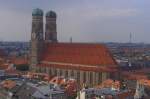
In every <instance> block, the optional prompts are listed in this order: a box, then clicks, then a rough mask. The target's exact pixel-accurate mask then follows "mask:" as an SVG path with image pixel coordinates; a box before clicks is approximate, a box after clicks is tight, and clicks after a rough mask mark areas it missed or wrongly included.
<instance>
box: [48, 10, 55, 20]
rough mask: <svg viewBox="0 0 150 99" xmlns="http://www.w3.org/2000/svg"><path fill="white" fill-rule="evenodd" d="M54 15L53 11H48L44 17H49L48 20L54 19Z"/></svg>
mask: <svg viewBox="0 0 150 99" xmlns="http://www.w3.org/2000/svg"><path fill="white" fill-rule="evenodd" d="M56 16H57V15H56V13H55V12H54V11H48V12H47V13H46V17H50V18H56Z"/></svg>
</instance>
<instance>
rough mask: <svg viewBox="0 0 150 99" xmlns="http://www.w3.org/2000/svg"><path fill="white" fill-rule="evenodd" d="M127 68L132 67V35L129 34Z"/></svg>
mask: <svg viewBox="0 0 150 99" xmlns="http://www.w3.org/2000/svg"><path fill="white" fill-rule="evenodd" d="M129 51H130V52H129V62H128V63H129V64H128V65H129V67H131V66H132V33H130V40H129Z"/></svg>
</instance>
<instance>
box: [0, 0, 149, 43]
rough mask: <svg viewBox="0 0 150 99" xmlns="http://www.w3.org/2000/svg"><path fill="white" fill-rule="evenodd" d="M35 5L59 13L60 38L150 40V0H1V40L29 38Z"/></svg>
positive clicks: (90, 40)
mask: <svg viewBox="0 0 150 99" xmlns="http://www.w3.org/2000/svg"><path fill="white" fill-rule="evenodd" d="M34 8H41V9H43V11H44V13H46V12H47V11H48V10H53V11H55V12H56V13H57V15H58V18H57V32H58V40H59V41H64V42H67V41H69V38H70V37H72V38H73V41H74V42H128V41H129V35H130V33H132V41H133V42H145V43H150V0H0V40H3V41H29V40H30V34H31V18H32V17H31V14H32V10H33V9H34Z"/></svg>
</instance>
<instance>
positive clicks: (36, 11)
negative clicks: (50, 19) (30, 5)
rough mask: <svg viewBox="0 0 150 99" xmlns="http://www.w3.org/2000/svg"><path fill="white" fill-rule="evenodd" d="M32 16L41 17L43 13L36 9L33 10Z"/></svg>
mask: <svg viewBox="0 0 150 99" xmlns="http://www.w3.org/2000/svg"><path fill="white" fill-rule="evenodd" d="M32 16H43V11H42V10H41V9H39V8H36V9H34V10H33V12H32Z"/></svg>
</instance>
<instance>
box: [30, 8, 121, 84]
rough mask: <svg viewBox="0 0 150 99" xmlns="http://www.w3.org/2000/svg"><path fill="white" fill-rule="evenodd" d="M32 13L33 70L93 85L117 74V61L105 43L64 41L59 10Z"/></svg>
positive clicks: (31, 53)
mask: <svg viewBox="0 0 150 99" xmlns="http://www.w3.org/2000/svg"><path fill="white" fill-rule="evenodd" d="M43 16H44V15H43V11H42V10H41V9H34V10H33V12H32V32H31V50H30V56H31V57H30V69H31V71H34V72H40V73H47V74H49V75H51V76H63V77H66V78H74V79H76V80H77V81H78V82H79V83H80V84H86V85H89V86H93V85H96V84H99V83H101V82H102V81H104V80H106V79H108V78H110V77H111V76H112V75H113V74H116V73H117V68H118V67H117V64H116V62H115V60H114V59H113V57H112V55H111V54H110V52H109V50H108V49H107V48H106V47H105V45H103V44H90V43H61V42H58V40H57V25H56V19H57V16H56V13H55V12H53V11H49V12H47V13H46V18H45V19H46V23H45V32H44V29H43Z"/></svg>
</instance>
